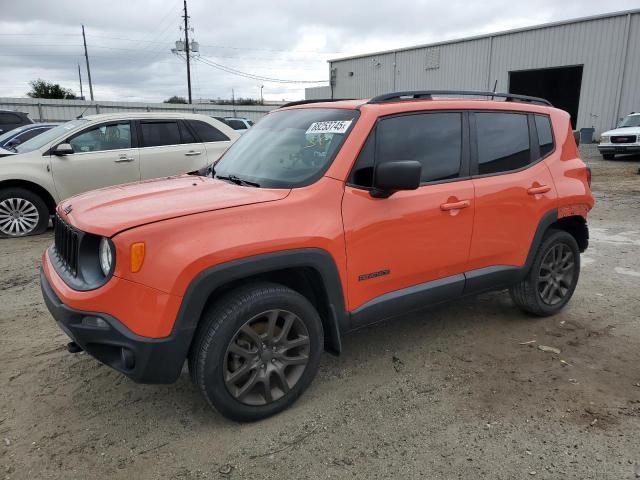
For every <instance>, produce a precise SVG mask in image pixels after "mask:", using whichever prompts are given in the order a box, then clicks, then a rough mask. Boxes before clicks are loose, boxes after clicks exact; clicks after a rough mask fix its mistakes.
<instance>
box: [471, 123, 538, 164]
mask: <svg viewBox="0 0 640 480" xmlns="http://www.w3.org/2000/svg"><path fill="white" fill-rule="evenodd" d="M476 132H477V139H478V173H479V174H480V175H484V174H488V173H499V172H506V171H509V170H516V169H518V168H522V167H524V166H526V165H528V164H529V162H530V160H531V153H530V150H531V147H530V145H529V125H528V122H527V116H526V115H524V114H520V113H476Z"/></svg>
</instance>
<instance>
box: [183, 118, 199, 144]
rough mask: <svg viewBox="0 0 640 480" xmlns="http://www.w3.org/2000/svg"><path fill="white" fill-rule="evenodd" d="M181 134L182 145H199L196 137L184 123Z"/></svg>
mask: <svg viewBox="0 0 640 480" xmlns="http://www.w3.org/2000/svg"><path fill="white" fill-rule="evenodd" d="M180 134H181V135H182V143H197V142H198V140H196V137H194V136H193V133H191V130H190V129H189V128H188V127H187V125H185V124H184V122H180Z"/></svg>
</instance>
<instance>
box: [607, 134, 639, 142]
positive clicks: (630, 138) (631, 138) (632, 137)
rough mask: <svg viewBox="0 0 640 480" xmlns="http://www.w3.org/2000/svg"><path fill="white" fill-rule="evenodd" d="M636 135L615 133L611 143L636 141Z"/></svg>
mask: <svg viewBox="0 0 640 480" xmlns="http://www.w3.org/2000/svg"><path fill="white" fill-rule="evenodd" d="M637 138H638V137H637V136H636V135H614V136H613V137H611V143H636V139H637Z"/></svg>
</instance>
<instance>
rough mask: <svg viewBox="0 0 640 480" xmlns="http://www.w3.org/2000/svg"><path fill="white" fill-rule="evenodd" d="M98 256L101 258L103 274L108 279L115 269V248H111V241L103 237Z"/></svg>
mask: <svg viewBox="0 0 640 480" xmlns="http://www.w3.org/2000/svg"><path fill="white" fill-rule="evenodd" d="M98 255H99V256H100V268H101V269H102V273H104V276H105V277H108V276H109V274H110V273H111V269H112V268H113V247H112V246H111V242H110V241H109V239H107V238H104V237H103V238H102V239H101V240H100V248H99V250H98Z"/></svg>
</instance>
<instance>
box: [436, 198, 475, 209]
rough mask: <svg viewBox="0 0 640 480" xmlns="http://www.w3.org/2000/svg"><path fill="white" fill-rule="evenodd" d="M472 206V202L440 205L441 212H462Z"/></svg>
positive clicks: (465, 201)
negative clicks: (462, 209)
mask: <svg viewBox="0 0 640 480" xmlns="http://www.w3.org/2000/svg"><path fill="white" fill-rule="evenodd" d="M470 206H471V201H470V200H460V201H459V202H451V203H443V204H442V205H440V210H442V211H445V212H446V211H448V210H460V209H461V208H467V207H470Z"/></svg>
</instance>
